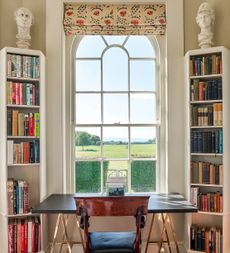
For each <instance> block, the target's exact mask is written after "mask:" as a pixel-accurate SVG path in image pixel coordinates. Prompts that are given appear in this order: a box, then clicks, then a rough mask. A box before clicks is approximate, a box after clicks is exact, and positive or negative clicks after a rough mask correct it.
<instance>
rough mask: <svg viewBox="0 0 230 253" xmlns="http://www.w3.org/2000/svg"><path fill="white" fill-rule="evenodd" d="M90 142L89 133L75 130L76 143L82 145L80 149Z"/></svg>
mask: <svg viewBox="0 0 230 253" xmlns="http://www.w3.org/2000/svg"><path fill="white" fill-rule="evenodd" d="M90 144H91V135H90V134H89V133H87V132H77V134H76V145H77V146H82V150H84V148H85V146H89V145H90Z"/></svg>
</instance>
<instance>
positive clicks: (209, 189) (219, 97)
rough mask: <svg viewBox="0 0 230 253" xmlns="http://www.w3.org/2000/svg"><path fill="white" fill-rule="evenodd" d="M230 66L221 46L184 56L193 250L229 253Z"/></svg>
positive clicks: (189, 227)
mask: <svg viewBox="0 0 230 253" xmlns="http://www.w3.org/2000/svg"><path fill="white" fill-rule="evenodd" d="M229 68H230V53H229V50H228V49H226V48H224V47H213V48H207V49H197V50H191V51H188V52H187V53H186V55H185V85H186V99H185V102H186V105H185V110H186V113H185V115H186V138H185V140H186V143H185V148H186V152H185V153H186V156H185V161H186V163H185V167H186V183H187V184H186V185H187V186H188V187H187V190H186V195H187V198H188V199H189V200H190V202H192V203H194V204H195V205H197V206H198V209H199V211H198V213H196V214H189V215H187V216H186V228H185V229H186V235H187V236H186V248H187V249H188V252H191V253H192V252H194V253H195V252H197V253H199V252H210V253H211V252H215V253H229V252H230V240H229V238H228V236H229V233H230V195H229V194H230V184H229V179H230V170H229V167H230V156H229V152H230V132H229V131H230V100H229V95H230V74H229V73H230V72H229Z"/></svg>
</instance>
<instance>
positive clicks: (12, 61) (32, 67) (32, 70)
mask: <svg viewBox="0 0 230 253" xmlns="http://www.w3.org/2000/svg"><path fill="white" fill-rule="evenodd" d="M39 69H40V63H39V57H37V56H25V55H17V54H7V76H8V77H23V78H34V79H37V78H39V76H40V70H39Z"/></svg>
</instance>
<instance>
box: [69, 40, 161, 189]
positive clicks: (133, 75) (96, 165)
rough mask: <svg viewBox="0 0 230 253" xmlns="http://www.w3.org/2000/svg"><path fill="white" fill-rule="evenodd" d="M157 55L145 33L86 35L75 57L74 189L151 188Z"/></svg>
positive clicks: (156, 130)
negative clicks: (113, 183)
mask: <svg viewBox="0 0 230 253" xmlns="http://www.w3.org/2000/svg"><path fill="white" fill-rule="evenodd" d="M157 73H158V72H157V58H156V52H155V48H154V45H153V44H152V42H151V41H150V40H149V39H148V38H147V37H146V36H85V37H83V39H82V40H81V41H80V43H79V45H78V47H77V50H76V60H75V94H74V100H75V122H74V126H73V132H74V138H75V140H74V150H75V151H74V154H75V191H76V192H78V193H104V192H107V191H108V189H107V188H108V183H109V182H111V181H113V180H115V181H116V180H118V181H119V180H120V181H121V182H122V183H123V184H124V185H125V191H126V192H129V193H132V192H154V191H156V172H157V164H158V162H159V158H158V156H157V146H158V145H157V144H158V142H157V140H158V135H159V129H160V124H159V113H158V112H159V108H158V107H159V106H158V104H157V103H159V97H158V96H159V95H158V86H157V78H158V76H157Z"/></svg>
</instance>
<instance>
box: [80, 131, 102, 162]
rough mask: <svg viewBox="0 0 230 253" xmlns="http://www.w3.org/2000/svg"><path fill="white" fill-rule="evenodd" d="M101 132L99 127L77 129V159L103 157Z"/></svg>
mask: <svg viewBox="0 0 230 253" xmlns="http://www.w3.org/2000/svg"><path fill="white" fill-rule="evenodd" d="M100 144H101V132H100V128H99V127H87V128H86V127H76V128H75V156H76V159H92V158H98V157H101V146H100Z"/></svg>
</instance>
